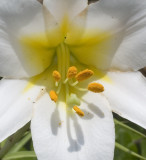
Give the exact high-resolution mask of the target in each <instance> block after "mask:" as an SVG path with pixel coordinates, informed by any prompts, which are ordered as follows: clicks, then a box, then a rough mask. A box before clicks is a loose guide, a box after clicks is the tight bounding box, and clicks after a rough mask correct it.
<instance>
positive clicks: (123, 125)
mask: <svg viewBox="0 0 146 160" xmlns="http://www.w3.org/2000/svg"><path fill="white" fill-rule="evenodd" d="M114 122H115V124H118V125H120V126H122V127H124V128H126V129H128V130H130V131H132V132H134V133H136V134H138V135H140V136H141V137H143V138H146V135H144V134H143V133H141V132H139V131H137V130H135V129H134V128H131V127H129V126H128V125H126V124H124V123H122V122H120V121H118V120H116V119H114Z"/></svg>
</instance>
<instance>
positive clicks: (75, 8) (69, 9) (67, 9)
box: [43, 0, 88, 21]
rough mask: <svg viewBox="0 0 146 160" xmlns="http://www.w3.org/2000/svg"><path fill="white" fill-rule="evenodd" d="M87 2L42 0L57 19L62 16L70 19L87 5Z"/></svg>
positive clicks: (82, 0)
mask: <svg viewBox="0 0 146 160" xmlns="http://www.w3.org/2000/svg"><path fill="white" fill-rule="evenodd" d="M87 3H88V2H87V0H53V1H52V0H44V2H43V4H44V5H45V6H46V7H47V8H48V10H49V11H50V12H51V13H52V14H53V16H54V17H55V18H56V20H57V21H60V20H61V19H62V18H63V17H64V16H68V17H69V18H70V19H72V18H73V17H75V16H76V15H77V14H78V13H80V12H81V11H82V10H84V9H85V8H86V7H87Z"/></svg>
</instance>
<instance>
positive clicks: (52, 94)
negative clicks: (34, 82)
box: [49, 90, 58, 102]
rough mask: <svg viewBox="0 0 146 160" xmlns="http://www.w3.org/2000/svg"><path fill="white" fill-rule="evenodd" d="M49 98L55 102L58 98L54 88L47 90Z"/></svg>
mask: <svg viewBox="0 0 146 160" xmlns="http://www.w3.org/2000/svg"><path fill="white" fill-rule="evenodd" d="M49 95H50V98H51V100H52V101H54V102H57V100H58V95H57V94H56V92H55V91H54V90H51V91H50V92H49Z"/></svg>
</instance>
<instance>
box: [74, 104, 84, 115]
mask: <svg viewBox="0 0 146 160" xmlns="http://www.w3.org/2000/svg"><path fill="white" fill-rule="evenodd" d="M73 109H74V110H75V111H76V113H77V114H78V115H79V116H81V117H83V116H84V115H85V114H84V112H83V111H82V110H81V109H80V108H78V107H77V106H74V107H73Z"/></svg>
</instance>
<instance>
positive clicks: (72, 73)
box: [67, 66, 78, 79]
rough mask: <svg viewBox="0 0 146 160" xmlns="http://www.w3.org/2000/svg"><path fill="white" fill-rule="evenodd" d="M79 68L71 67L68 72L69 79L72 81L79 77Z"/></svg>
mask: <svg viewBox="0 0 146 160" xmlns="http://www.w3.org/2000/svg"><path fill="white" fill-rule="evenodd" d="M77 72H78V70H77V68H76V67H75V66H72V67H69V69H68V72H67V78H68V79H71V78H74V77H75V76H76V75H77Z"/></svg>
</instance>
